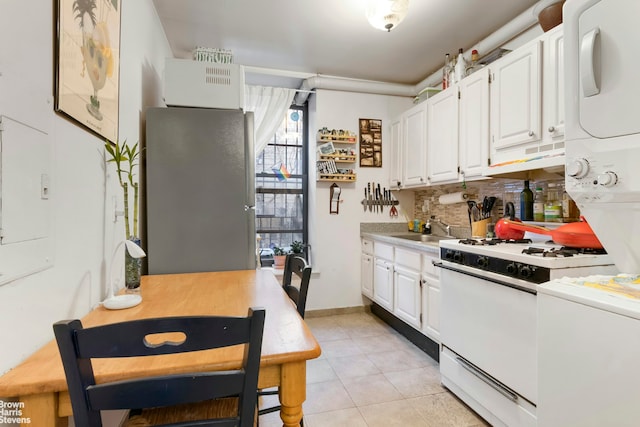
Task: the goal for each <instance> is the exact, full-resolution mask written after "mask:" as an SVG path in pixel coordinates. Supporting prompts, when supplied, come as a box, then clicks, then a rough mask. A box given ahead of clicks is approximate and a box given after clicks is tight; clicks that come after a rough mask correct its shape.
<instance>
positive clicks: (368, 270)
mask: <svg viewBox="0 0 640 427" xmlns="http://www.w3.org/2000/svg"><path fill="white" fill-rule="evenodd" d="M361 248H362V254H361V257H360V287H361V288H362V295H364V296H366V297H368V298H373V242H372V241H371V240H367V239H362V241H361Z"/></svg>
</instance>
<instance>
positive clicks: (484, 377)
mask: <svg viewBox="0 0 640 427" xmlns="http://www.w3.org/2000/svg"><path fill="white" fill-rule="evenodd" d="M456 361H457V362H458V363H459V364H460V366H462V367H463V368H464V369H466V370H467V371H469V372H470V373H471V374H472V375H474V376H476V377H477V378H478V379H480V380H481V381H482V382H484V383H486V384H487V385H488V386H489V387H491V388H493V389H494V390H495V391H497V392H498V393H500V394H501V395H503V396H504V397H506V398H507V399H509V400H511V401H512V402H517V401H518V395H517V394H516V393H514V392H513V391H511V390H509V389H508V388H507V387H505V386H503V385H502V384H500V383H499V382H498V381H496V380H494V379H493V378H491V377H489V376H488V375H487V374H485V373H484V372H482V371H481V370H479V369H478V368H476V367H475V366H473V365H472V364H470V363H469V362H467V361H466V360H464V359H463V358H462V357H460V356H456Z"/></svg>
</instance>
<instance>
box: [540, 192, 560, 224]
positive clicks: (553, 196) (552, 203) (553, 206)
mask: <svg viewBox="0 0 640 427" xmlns="http://www.w3.org/2000/svg"><path fill="white" fill-rule="evenodd" d="M544 220H545V221H546V222H562V201H561V200H560V196H559V194H558V190H557V189H556V184H549V190H548V191H547V203H545V205H544Z"/></svg>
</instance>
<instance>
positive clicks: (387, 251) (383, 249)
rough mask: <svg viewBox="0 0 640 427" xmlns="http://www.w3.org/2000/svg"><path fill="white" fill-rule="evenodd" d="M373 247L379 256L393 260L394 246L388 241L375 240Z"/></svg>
mask: <svg viewBox="0 0 640 427" xmlns="http://www.w3.org/2000/svg"><path fill="white" fill-rule="evenodd" d="M373 249H374V253H375V255H376V257H377V258H384V259H387V260H389V261H393V246H391V245H387V244H386V243H380V242H375V243H374V244H373Z"/></svg>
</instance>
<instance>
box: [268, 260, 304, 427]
mask: <svg viewBox="0 0 640 427" xmlns="http://www.w3.org/2000/svg"><path fill="white" fill-rule="evenodd" d="M294 274H295V275H296V276H298V278H299V279H300V285H299V287H296V286H295V285H293V284H292V279H293V275H294ZM310 280H311V267H310V266H309V265H307V261H306V260H305V259H304V258H302V257H301V256H299V255H296V254H289V255H287V258H286V260H285V262H284V273H283V277H282V287H283V288H284V291H285V292H286V293H287V295H289V298H290V299H291V301H293V303H294V304H295V305H296V309H297V310H298V313H299V314H300V316H301V317H302V318H303V319H304V312H305V309H306V307H307V291H308V290H309V281H310ZM277 394H278V390H260V391H258V395H259V396H271V395H277ZM279 410H280V405H277V406H270V407H268V408H263V409H260V410H259V411H258V414H259V415H264V414H270V413H272V412H276V411H279ZM300 426H301V427H302V426H303V423H302V420H300Z"/></svg>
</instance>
